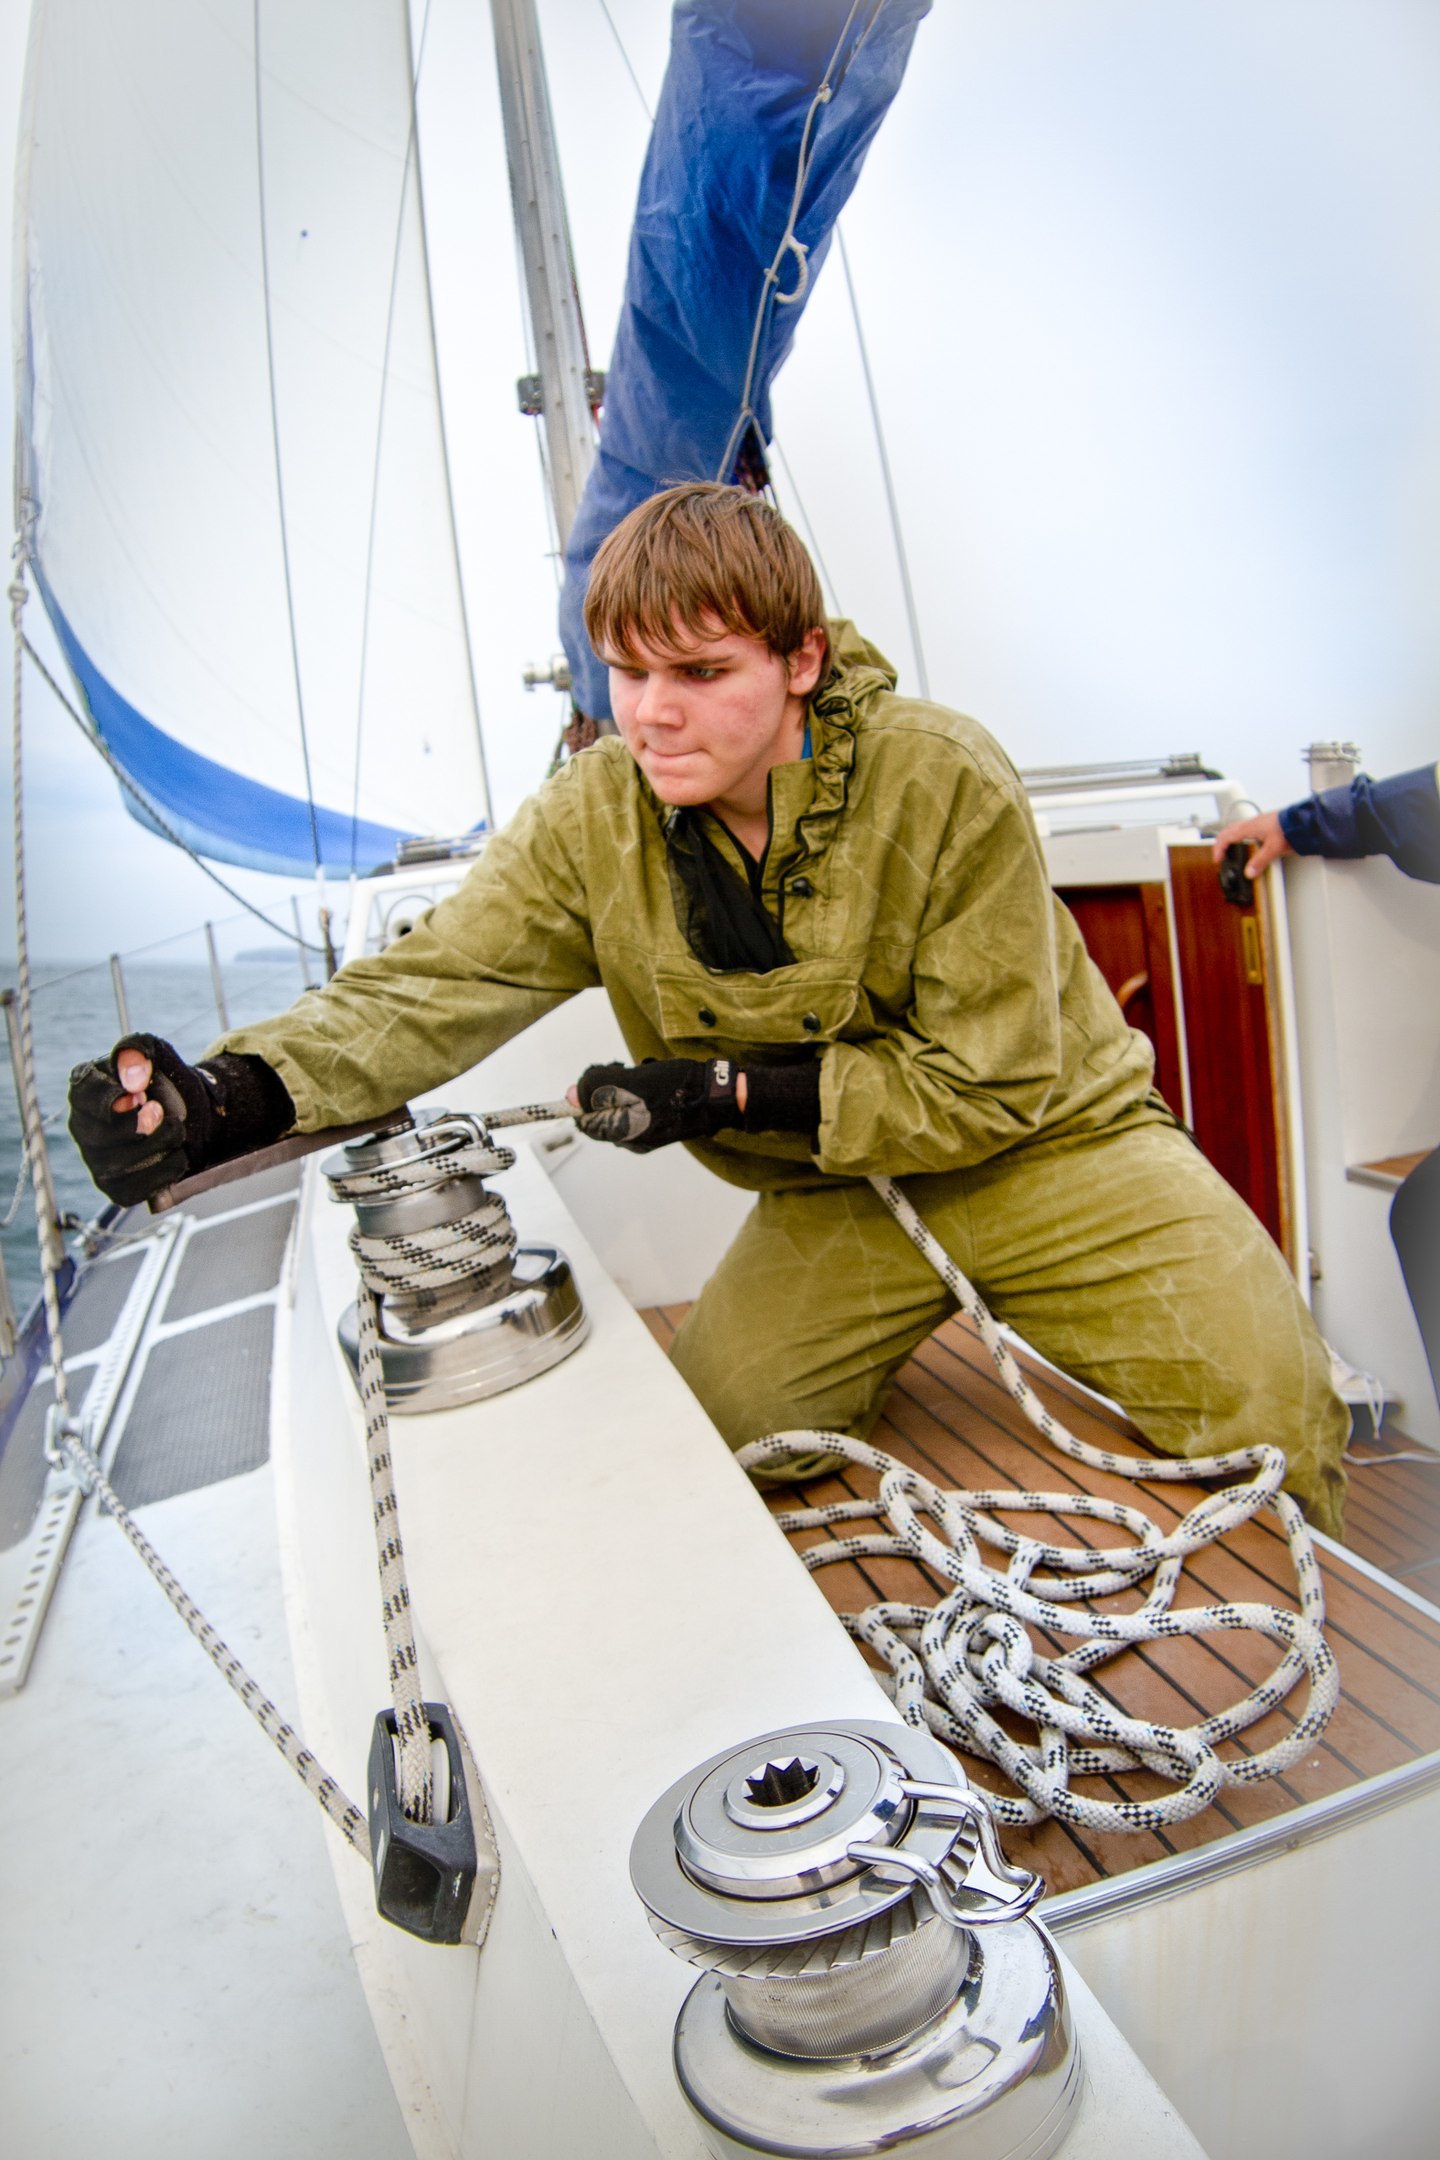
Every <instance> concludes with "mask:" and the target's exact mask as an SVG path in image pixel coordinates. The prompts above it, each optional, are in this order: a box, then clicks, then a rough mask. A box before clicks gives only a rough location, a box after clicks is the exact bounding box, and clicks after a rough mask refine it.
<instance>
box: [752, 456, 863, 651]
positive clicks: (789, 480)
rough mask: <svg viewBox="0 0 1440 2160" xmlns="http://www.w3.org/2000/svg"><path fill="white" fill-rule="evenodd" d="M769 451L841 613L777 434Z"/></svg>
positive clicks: (835, 606)
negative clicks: (777, 460)
mask: <svg viewBox="0 0 1440 2160" xmlns="http://www.w3.org/2000/svg"><path fill="white" fill-rule="evenodd" d="M770 452H771V455H772V456H773V457H776V458H778V459H779V461H780V470H781V472H782V473H783V474H784V475H785V485H786V487H788V488H789V490H790V493H791V494H792V495H793V496H794V498H795V508H796V510H797V512H798V513H799V517H800V523H801V525H802V526H803V527H804V529H805V545H806V546H807V547H808V548H809V550H810V553H811V554H812V555H813V556H814V558H815V567H816V569H817V570H818V571H819V572H820V581H821V583H822V584H823V585H824V586H825V588H826V589H827V591H828V592H829V594H830V600H831V605H832V610H833V612H834V613H835V614H836V615H842V614H843V613H844V612H845V611H844V609H843V608H842V607H841V605H840V595H839V593H838V592H837V591H836V589H835V580H834V579H833V578H832V577H831V575H830V572H829V571H828V570H827V569H826V567H825V558H824V556H823V555H822V554H821V552H820V543H819V541H818V540H817V539H816V537H815V528H814V526H813V525H812V524H811V523H810V518H809V514H808V513H807V511H806V508H805V505H804V503H803V502H802V500H801V497H800V489H799V487H798V485H797V484H796V480H795V475H794V473H792V472H791V470H790V460H789V459H788V458H787V457H786V455H785V452H784V450H783V449H782V448H781V445H780V438H779V436H778V435H772V436H771V438H770ZM771 492H772V494H773V492H774V489H773V487H772V489H771Z"/></svg>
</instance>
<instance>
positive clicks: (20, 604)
mask: <svg viewBox="0 0 1440 2160" xmlns="http://www.w3.org/2000/svg"><path fill="white" fill-rule="evenodd" d="M28 597H29V595H28V591H27V588H26V584H25V553H24V542H23V540H22V541H21V543H20V544H19V548H18V562H17V567H16V571H15V576H14V578H13V580H12V582H11V585H10V588H9V600H10V623H11V628H12V630H13V631H14V672H13V708H12V744H13V782H14V805H13V814H14V849H15V949H16V961H17V968H16V975H17V982H18V987H19V998H18V1004H19V1011H20V1098H21V1101H20V1108H21V1116H22V1119H23V1121H24V1133H25V1149H26V1153H27V1155H28V1157H29V1162H30V1168H31V1174H32V1176H33V1178H34V1181H35V1214H36V1222H37V1229H38V1231H39V1237H40V1268H41V1274H40V1282H41V1297H42V1300H43V1305H44V1312H45V1332H46V1336H47V1338H48V1341H49V1346H50V1368H51V1375H52V1385H53V1387H54V1391H55V1404H54V1408H53V1409H52V1411H51V1413H50V1420H49V1428H48V1430H47V1434H46V1441H45V1452H46V1455H47V1457H48V1458H49V1460H50V1462H51V1464H52V1465H53V1466H54V1467H55V1468H57V1469H63V1468H68V1469H69V1470H70V1471H71V1473H72V1474H73V1476H74V1477H75V1479H76V1481H77V1482H78V1484H79V1485H80V1486H81V1488H82V1489H83V1490H84V1491H85V1492H87V1493H95V1494H97V1495H98V1497H99V1502H100V1505H101V1507H102V1508H103V1509H104V1510H105V1512H106V1513H107V1514H108V1515H112V1516H113V1517H114V1519H115V1521H116V1523H117V1524H118V1525H119V1527H120V1529H121V1530H122V1531H123V1532H124V1534H125V1536H126V1538H127V1539H128V1540H129V1542H130V1544H131V1546H132V1547H133V1549H134V1551H135V1552H136V1553H138V1554H139V1556H140V1558H141V1559H142V1560H143V1561H144V1563H145V1565H146V1567H147V1568H148V1569H149V1570H150V1573H151V1574H152V1575H153V1576H154V1578H155V1580H156V1582H157V1583H158V1584H159V1585H160V1588H161V1589H162V1590H163V1591H164V1593H165V1595H166V1597H167V1598H169V1600H170V1602H171V1604H172V1605H173V1606H174V1607H175V1610H176V1611H177V1612H178V1613H179V1615H180V1617H181V1619H182V1620H183V1621H184V1622H185V1625H186V1626H187V1627H188V1628H189V1630H190V1632H191V1634H192V1635H193V1636H194V1637H195V1639H196V1641H197V1642H198V1643H199V1644H200V1646H201V1648H202V1649H203V1650H204V1651H205V1654H206V1656H207V1657H208V1658H209V1659H210V1661H211V1663H212V1664H213V1665H214V1666H215V1667H216V1669H217V1670H218V1671H219V1672H220V1673H221V1674H222V1675H223V1676H224V1678H225V1679H226V1680H227V1681H228V1682H229V1684H230V1686H231V1687H232V1688H233V1689H234V1690H235V1693H236V1694H237V1695H238V1696H239V1697H240V1700H241V1701H242V1702H243V1703H244V1705H245V1707H246V1709H247V1710H248V1711H249V1712H250V1714H251V1716H252V1717H253V1718H254V1719H255V1721H256V1723H257V1724H258V1725H259V1726H260V1728H261V1730H262V1731H263V1732H264V1733H265V1734H266V1736H267V1737H268V1738H269V1739H270V1740H272V1741H273V1742H274V1744H275V1746H276V1747H277V1748H278V1749H279V1750H280V1753H281V1754H282V1755H283V1756H284V1758H285V1760H286V1762H288V1763H289V1765H290V1767H291V1769H292V1770H293V1771H294V1772H295V1774H296V1776H297V1777H298V1778H299V1779H300V1781H301V1783H302V1784H303V1785H304V1786H305V1787H306V1789H307V1790H308V1791H309V1792H311V1793H313V1794H314V1796H315V1798H316V1799H317V1800H318V1801H319V1802H320V1805H321V1806H322V1807H323V1808H324V1810H325V1812H326V1814H327V1815H328V1816H329V1817H330V1819H331V1821H332V1822H333V1823H335V1824H337V1825H338V1827H339V1828H340V1830H341V1831H342V1832H343V1833H344V1835H345V1836H346V1837H347V1838H348V1839H349V1841H350V1843H351V1844H352V1845H353V1846H354V1847H355V1849H356V1850H357V1851H358V1852H359V1853H361V1854H362V1855H363V1856H364V1858H366V1859H367V1860H368V1859H369V1857H370V1832H369V1828H368V1826H367V1824H366V1821H365V1817H364V1816H363V1815H362V1814H361V1813H360V1811H359V1809H358V1808H356V1807H355V1806H354V1804H353V1803H352V1802H351V1801H349V1800H347V1799H346V1797H345V1795H344V1793H343V1792H342V1791H341V1790H340V1788H339V1786H338V1785H337V1784H336V1782H335V1780H334V1779H333V1778H332V1777H331V1776H330V1775H329V1774H328V1772H327V1771H326V1770H324V1769H323V1768H322V1766H321V1765H320V1764H319V1763H318V1762H317V1761H316V1760H315V1757H314V1756H313V1755H312V1754H311V1753H310V1751H309V1749H308V1748H305V1747H302V1746H301V1744H300V1742H299V1740H298V1739H297V1737H296V1735H295V1732H294V1730H293V1728H292V1727H291V1726H290V1725H288V1724H287V1723H286V1722H285V1720H284V1718H282V1717H281V1715H280V1712H279V1711H278V1710H277V1709H276V1707H275V1705H274V1703H272V1702H271V1700H270V1698H269V1697H268V1696H267V1695H266V1694H265V1692H264V1690H263V1689H262V1688H261V1687H260V1686H259V1685H258V1683H257V1682H256V1681H254V1680H252V1679H251V1677H250V1675H249V1674H248V1673H247V1672H246V1670H245V1668H244V1666H243V1665H242V1664H241V1662H240V1660H239V1658H237V1657H236V1655H235V1653H234V1651H233V1650H231V1649H230V1648H229V1647H228V1645H227V1644H226V1643H225V1642H223V1641H222V1639H221V1637H220V1636H219V1635H218V1634H217V1633H216V1631H215V1629H214V1628H213V1627H211V1625H210V1623H209V1621H208V1620H207V1619H206V1618H205V1616H204V1614H203V1613H202V1612H201V1611H200V1609H199V1607H198V1606H197V1605H196V1604H195V1603H194V1602H193V1600H192V1599H191V1598H190V1597H188V1596H187V1594H186V1592H185V1591H184V1590H183V1589H182V1587H181V1585H180V1584H179V1582H178V1581H177V1580H176V1578H175V1577H174V1576H173V1575H172V1574H171V1572H170V1570H169V1569H168V1568H167V1567H166V1565H165V1563H164V1561H163V1560H162V1559H161V1558H160V1555H159V1554H158V1553H157V1552H156V1550H155V1548H154V1546H153V1545H151V1543H150V1541H149V1539H148V1538H147V1537H146V1536H145V1534H144V1532H143V1531H142V1530H141V1529H140V1528H139V1526H138V1524H137V1523H136V1522H135V1521H134V1520H133V1518H132V1517H131V1515H130V1514H129V1512H128V1510H127V1509H126V1507H125V1506H124V1504H123V1502H122V1501H121V1499H120V1497H119V1495H118V1493H116V1491H115V1489H114V1487H113V1486H112V1485H111V1484H110V1481H109V1479H108V1478H107V1477H106V1476H105V1473H104V1471H103V1470H102V1468H101V1466H100V1463H99V1461H98V1459H97V1457H96V1456H95V1455H94V1454H93V1453H92V1451H91V1450H90V1448H89V1447H88V1446H87V1444H86V1442H85V1438H84V1427H83V1425H82V1424H81V1423H80V1422H79V1421H78V1420H77V1419H75V1418H74V1417H73V1416H72V1414H71V1408H70V1390H69V1384H68V1381H67V1378H66V1372H65V1346H64V1342H63V1340H62V1337H61V1332H60V1269H61V1267H62V1265H63V1263H64V1258H65V1254H64V1248H63V1247H62V1245H61V1243H60V1231H59V1227H58V1225H57V1224H56V1223H55V1222H54V1221H53V1220H52V1218H51V1213H50V1206H49V1197H48V1193H47V1190H46V1178H45V1128H44V1121H43V1119H42V1118H41V1115H40V1100H39V1095H38V1092H37V1089H36V1082H35V1039H34V1034H33V1031H32V1028H31V1022H30V937H29V920H28V915H27V910H26V900H25V813H24V784H23V782H24V754H23V709H22V687H23V678H22V666H21V661H22V647H25V639H24V632H23V630H22V628H21V619H22V616H23V612H24V608H25V602H26V600H27V598H28ZM25 649H28V648H25Z"/></svg>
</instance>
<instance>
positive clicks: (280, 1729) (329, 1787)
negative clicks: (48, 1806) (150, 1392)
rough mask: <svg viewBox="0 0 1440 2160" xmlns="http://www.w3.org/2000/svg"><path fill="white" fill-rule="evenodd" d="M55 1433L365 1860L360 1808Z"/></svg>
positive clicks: (76, 1445)
mask: <svg viewBox="0 0 1440 2160" xmlns="http://www.w3.org/2000/svg"><path fill="white" fill-rule="evenodd" d="M56 1437H57V1442H58V1445H59V1447H60V1449H61V1450H62V1451H63V1453H64V1455H65V1457H66V1459H67V1461H68V1462H69V1464H70V1467H71V1468H72V1470H73V1471H74V1474H75V1477H76V1479H77V1480H78V1482H79V1483H80V1484H81V1485H82V1486H83V1487H84V1489H85V1491H86V1492H93V1493H95V1494H96V1495H97V1496H98V1498H99V1501H100V1505H101V1507H102V1508H103V1509H104V1511H105V1513H106V1514H107V1515H110V1516H113V1518H114V1520H115V1522H116V1523H117V1525H118V1526H119V1528H120V1530H121V1531H122V1532H123V1533H124V1535H125V1537H126V1538H127V1539H128V1540H129V1542H130V1545H131V1546H132V1548H133V1549H134V1551H135V1552H137V1553H138V1554H139V1556H140V1558H141V1559H142V1560H143V1561H144V1563H145V1565H146V1567H147V1568H148V1569H149V1570H150V1573H151V1574H152V1575H153V1576H154V1578H155V1580H156V1582H157V1583H158V1584H159V1585H160V1588H161V1589H162V1590H163V1591H164V1593H165V1595H166V1597H167V1598H169V1600H170V1603H171V1604H172V1605H173V1606H174V1608H175V1610H176V1612H178V1613H179V1615H180V1617H181V1619H182V1620H183V1621H184V1622H185V1625H186V1627H188V1628H189V1630H190V1632H191V1634H192V1635H193V1636H194V1637H195V1640H196V1641H197V1642H198V1643H199V1645H200V1647H201V1649H202V1650H203V1651H204V1652H205V1655H206V1656H207V1657H208V1658H209V1660H210V1662H211V1664H212V1665H213V1666H214V1667H215V1669H216V1671H217V1672H219V1673H220V1674H221V1675H222V1677H223V1678H224V1679H225V1680H226V1681H228V1682H229V1684H230V1686H231V1687H232V1688H233V1689H234V1690H235V1693H236V1694H237V1695H238V1696H239V1698H240V1700H241V1702H242V1703H244V1705H245V1707H246V1709H247V1710H248V1711H249V1712H250V1715H251V1716H252V1717H253V1718H254V1720H255V1722H256V1724H257V1725H258V1726H259V1727H260V1729H261V1731H262V1732H263V1733H265V1735H266V1736H267V1738H269V1739H270V1740H273V1742H274V1743H275V1746H276V1747H277V1748H278V1749H279V1750H280V1753H281V1754H282V1755H283V1756H284V1758H285V1760H286V1762H287V1763H289V1765H290V1767H291V1769H292V1770H293V1771H294V1772H295V1775H296V1776H297V1777H298V1778H299V1780H300V1782H301V1784H302V1785H304V1787H305V1788H306V1790H307V1791H308V1792H310V1793H313V1794H314V1796H315V1798H316V1799H317V1800H318V1801H319V1803H320V1805H321V1807H322V1808H324V1810H325V1813H326V1814H327V1815H328V1816H329V1817H330V1820H331V1822H333V1823H334V1824H335V1825H336V1827H337V1828H338V1829H339V1830H341V1831H342V1832H343V1833H344V1835H345V1836H346V1837H347V1838H348V1839H349V1841H350V1843H351V1844H352V1845H353V1846H354V1847H355V1850H356V1851H357V1852H358V1853H360V1854H361V1855H362V1857H363V1858H364V1859H366V1860H368V1859H369V1857H370V1831H369V1827H368V1826H367V1824H366V1821H365V1817H364V1816H363V1815H362V1814H361V1813H360V1810H359V1809H358V1808H357V1807H356V1806H355V1804H354V1802H353V1801H351V1800H348V1799H347V1798H346V1797H345V1794H344V1793H343V1792H342V1791H341V1790H340V1787H339V1786H338V1785H337V1784H336V1782H335V1780H334V1778H332V1777H331V1776H330V1774H329V1772H328V1771H327V1770H326V1769H325V1768H324V1766H323V1765H322V1764H320V1763H318V1762H317V1761H316V1760H315V1757H314V1756H313V1755H312V1754H311V1753H310V1750H309V1749H308V1748H307V1747H304V1746H302V1745H301V1742H300V1740H299V1738H298V1736H297V1735H296V1732H295V1729H294V1727H293V1726H291V1725H288V1724H287V1723H286V1721H285V1719H284V1718H283V1717H282V1716H281V1714H280V1712H279V1711H278V1710H277V1709H276V1707H275V1705H274V1703H273V1702H271V1700H270V1698H269V1696H268V1695H267V1694H266V1693H265V1691H264V1689H263V1688H262V1687H261V1686H260V1685H259V1683H258V1681H255V1680H252V1679H251V1677H250V1675H249V1673H247V1672H246V1670H245V1667H244V1666H243V1665H242V1664H241V1662H240V1660H239V1658H238V1657H236V1655H235V1653H234V1651H233V1650H232V1649H230V1647H229V1645H228V1644H227V1643H225V1642H224V1641H223V1639H222V1638H221V1636H220V1635H219V1634H218V1633H217V1632H216V1630H215V1629H214V1628H213V1627H212V1626H211V1624H210V1622H209V1621H208V1620H207V1619H206V1618H205V1615H204V1613H203V1612H201V1610H200V1608H199V1606H198V1605H197V1604H196V1603H195V1602H194V1600H193V1599H192V1598H191V1597H190V1596H189V1595H188V1594H187V1592H186V1591H185V1589H184V1587H183V1585H182V1584H181V1583H179V1582H178V1581H177V1580H176V1578H175V1577H174V1576H173V1575H172V1574H171V1572H170V1570H169V1568H168V1567H166V1565H165V1563H164V1561H163V1560H162V1559H161V1558H160V1555H159V1553H157V1552H156V1550H155V1548H154V1546H153V1545H152V1544H151V1543H150V1540H149V1539H148V1538H147V1537H146V1535H145V1533H144V1531H143V1530H142V1529H141V1528H140V1526H139V1524H138V1523H137V1522H136V1521H135V1519H134V1517H133V1516H132V1515H131V1513H130V1511H129V1510H128V1508H127V1507H126V1506H125V1504H124V1502H123V1501H122V1500H121V1498H120V1496H119V1494H118V1493H117V1492H116V1491H115V1488H114V1487H113V1486H112V1485H111V1483H110V1481H109V1479H108V1478H107V1477H106V1475H105V1473H104V1471H103V1470H102V1469H101V1467H100V1465H99V1463H98V1462H97V1460H96V1458H95V1456H94V1455H93V1454H92V1453H91V1452H90V1450H89V1448H88V1447H86V1445H85V1443H84V1441H83V1440H82V1439H81V1437H80V1435H79V1432H78V1431H77V1430H76V1429H75V1428H74V1427H73V1426H68V1425H61V1426H57V1427H56Z"/></svg>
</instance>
